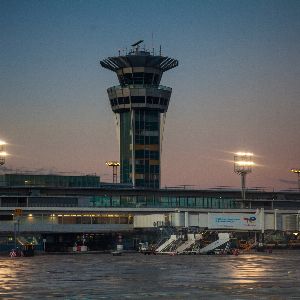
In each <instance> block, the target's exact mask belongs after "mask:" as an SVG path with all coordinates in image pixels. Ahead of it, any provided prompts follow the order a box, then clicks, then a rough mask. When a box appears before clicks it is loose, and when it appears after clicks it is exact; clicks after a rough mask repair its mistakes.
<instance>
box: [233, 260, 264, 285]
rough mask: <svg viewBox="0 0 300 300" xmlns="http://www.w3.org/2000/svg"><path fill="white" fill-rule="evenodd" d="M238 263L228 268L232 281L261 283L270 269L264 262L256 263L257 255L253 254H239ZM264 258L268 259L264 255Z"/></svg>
mask: <svg viewBox="0 0 300 300" xmlns="http://www.w3.org/2000/svg"><path fill="white" fill-rule="evenodd" d="M238 259H239V260H238V261H237V265H235V266H233V267H232V268H230V269H229V270H228V277H229V279H230V281H232V282H234V283H239V284H246V283H259V282H261V279H262V278H264V277H267V274H266V273H267V272H268V270H267V269H266V267H265V266H264V265H263V264H259V263H255V262H254V261H255V260H257V259H258V257H257V256H255V255H251V257H250V258H246V257H243V256H239V258H238ZM264 259H268V258H267V257H264Z"/></svg>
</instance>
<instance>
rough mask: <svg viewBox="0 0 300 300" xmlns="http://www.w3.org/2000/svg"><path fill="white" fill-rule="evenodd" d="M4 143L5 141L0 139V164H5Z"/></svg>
mask: <svg viewBox="0 0 300 300" xmlns="http://www.w3.org/2000/svg"><path fill="white" fill-rule="evenodd" d="M5 145H6V142H4V141H2V140H0V166H3V165H4V164H5V157H6V156H7V153H6V152H5Z"/></svg>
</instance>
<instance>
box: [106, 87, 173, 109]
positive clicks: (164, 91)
mask: <svg viewBox="0 0 300 300" xmlns="http://www.w3.org/2000/svg"><path fill="white" fill-rule="evenodd" d="M107 93H108V97H109V100H110V104H111V108H112V110H113V112H115V113H120V112H123V111H128V110H131V109H149V110H158V111H159V112H161V113H164V112H166V111H167V110H168V106H169V101H170V97H171V93H172V89H171V88H170V87H167V86H163V85H157V86H154V85H138V84H133V85H126V86H120V85H119V86H113V87H110V88H108V89H107Z"/></svg>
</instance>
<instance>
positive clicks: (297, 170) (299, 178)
mask: <svg viewBox="0 0 300 300" xmlns="http://www.w3.org/2000/svg"><path fill="white" fill-rule="evenodd" d="M290 171H291V172H293V173H294V174H297V176H298V191H299V192H300V169H291V170H290Z"/></svg>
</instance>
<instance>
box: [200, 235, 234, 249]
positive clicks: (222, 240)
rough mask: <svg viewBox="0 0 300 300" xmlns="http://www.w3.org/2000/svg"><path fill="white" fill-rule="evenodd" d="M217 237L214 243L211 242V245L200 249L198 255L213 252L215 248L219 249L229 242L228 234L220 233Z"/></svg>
mask: <svg viewBox="0 0 300 300" xmlns="http://www.w3.org/2000/svg"><path fill="white" fill-rule="evenodd" d="M218 236H219V239H218V240H216V241H214V242H212V243H211V244H209V245H207V246H205V247H204V248H202V249H200V250H199V253H201V254H204V253H207V252H210V251H213V250H215V249H216V248H218V247H221V246H223V245H224V244H226V243H227V242H229V241H230V236H229V233H223V232H222V233H219V234H218Z"/></svg>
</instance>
